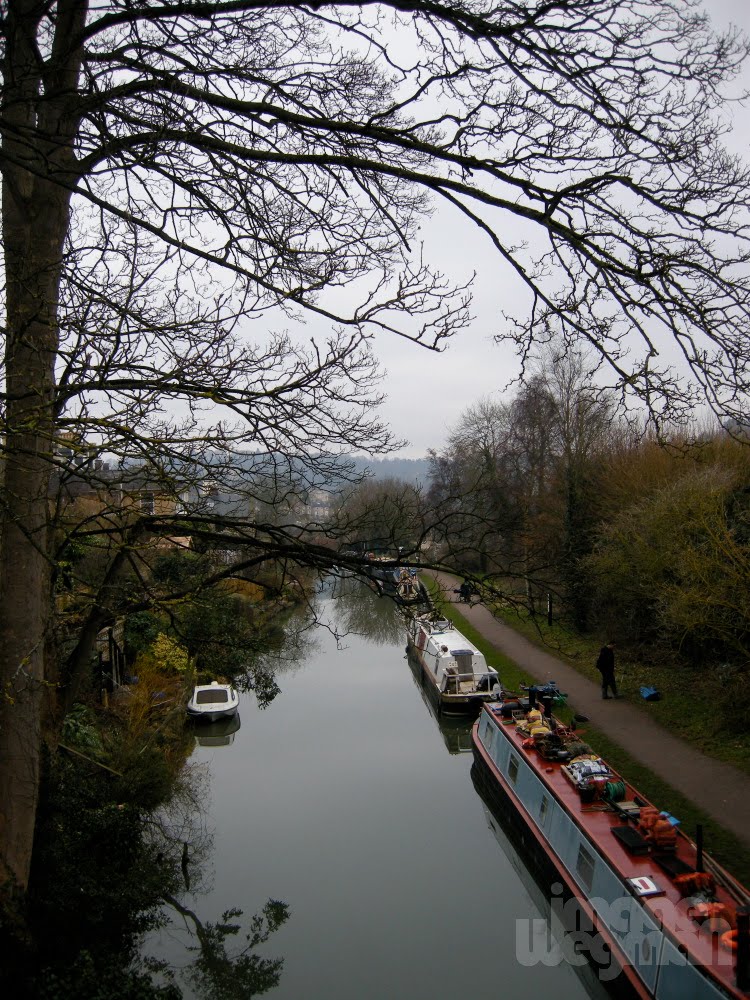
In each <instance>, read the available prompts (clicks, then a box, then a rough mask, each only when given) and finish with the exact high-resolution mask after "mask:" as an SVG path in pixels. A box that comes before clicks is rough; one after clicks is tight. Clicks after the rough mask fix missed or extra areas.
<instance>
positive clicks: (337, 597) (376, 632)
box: [330, 578, 406, 646]
mask: <svg viewBox="0 0 750 1000" xmlns="http://www.w3.org/2000/svg"><path fill="white" fill-rule="evenodd" d="M330 594H331V596H332V597H333V598H334V602H335V611H336V619H337V630H338V631H340V632H343V633H352V632H353V633H356V634H357V635H361V636H363V637H364V638H366V639H369V641H370V642H371V643H373V644H374V645H376V646H385V645H390V644H393V643H398V642H401V641H402V640H403V642H404V645H405V644H406V626H405V625H404V621H403V619H402V617H401V615H400V614H397V613H396V604H395V602H394V600H393V599H392V598H391V597H388V596H387V595H385V594H384V595H382V596H380V595H378V594H375V593H373V591H372V590H370V588H369V587H368V586H367V585H366V584H365V583H363V582H362V581H361V580H356V579H352V578H344V579H338V578H337V579H335V580H333V581H332V583H331V584H330Z"/></svg>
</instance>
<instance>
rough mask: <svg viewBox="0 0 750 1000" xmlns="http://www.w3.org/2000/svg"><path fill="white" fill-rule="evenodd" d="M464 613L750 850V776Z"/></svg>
mask: <svg viewBox="0 0 750 1000" xmlns="http://www.w3.org/2000/svg"><path fill="white" fill-rule="evenodd" d="M435 577H436V579H437V581H438V583H439V584H440V585H441V586H442V588H443V590H444V592H445V593H444V596H445V598H446V599H448V600H451V601H453V600H457V598H455V595H454V594H453V588H454V587H457V586H458V584H459V582H460V581H459V580H458V579H456V578H455V577H452V576H449V575H448V574H447V573H436V574H435ZM459 610H460V613H461V615H463V617H464V618H465V619H466V620H467V621H469V622H471V624H472V625H473V626H474V628H475V629H476V630H477V631H478V632H480V633H481V634H482V635H483V636H484V638H485V639H487V641H488V642H490V643H492V645H493V646H495V647H496V649H498V650H500V652H502V653H504V654H505V655H506V656H507V657H509V658H510V659H511V660H513V662H514V663H517V664H518V665H519V666H521V667H523V669H524V670H526V671H528V673H529V674H530V675H531V676H532V677H533V678H534V680H535V681H539V682H542V683H544V682H545V681H549V680H554V681H556V682H557V685H558V687H559V688H560V690H561V691H565V692H566V693H567V695H568V702H569V703H570V704H571V705H572V706H574V708H575V710H576V712H579V713H581V714H583V715H587V716H588V717H589V718H590V719H591V722H592V723H593V724H594V725H595V726H597V727H598V728H599V729H602V730H603V731H605V732H606V733H607V735H608V736H609V737H610V738H611V739H612V741H613V742H615V743H617V744H618V745H619V746H621V747H622V748H623V749H624V750H626V751H627V752H628V753H629V754H630V755H631V757H634V758H635V759H636V760H639V761H640V762H641V763H642V764H645V765H646V766H647V767H649V768H650V769H651V770H652V771H653V772H654V774H658V775H659V777H660V778H662V779H663V780H664V781H666V782H667V783H668V784H670V785H671V786H672V787H673V788H676V789H677V790H678V791H680V792H682V794H683V795H685V796H686V797H687V798H688V799H690V801H691V802H694V803H695V805H696V806H698V807H699V808H700V809H701V810H702V811H703V812H705V813H707V814H708V815H709V816H711V817H712V818H713V819H715V820H716V822H717V823H718V824H719V825H721V826H723V827H724V828H725V829H726V830H731V832H732V833H734V834H735V835H736V836H737V837H738V838H739V839H741V840H742V841H743V842H744V843H745V844H746V845H747V846H748V848H750V776H748V775H747V774H745V773H744V772H743V771H740V770H739V769H738V768H736V767H733V766H732V765H731V764H723V763H722V762H721V761H717V760H714V759H713V758H711V757H706V756H705V755H704V754H702V753H700V752H699V751H698V750H695V749H694V748H693V747H692V746H690V745H689V744H688V743H685V742H684V741H683V740H681V739H679V738H677V737H676V736H673V735H672V734H671V733H669V732H667V730H666V729H664V728H663V727H662V726H660V725H658V723H656V722H654V721H653V720H652V719H650V718H649V716H648V714H647V713H646V712H645V711H643V710H640V709H638V708H635V707H634V706H633V705H629V704H628V703H627V702H626V701H623V700H620V699H618V700H615V699H610V700H609V701H603V700H602V695H601V688H600V686H599V685H598V684H596V683H595V682H594V681H591V680H589V679H588V678H586V677H584V676H582V675H581V674H579V673H578V672H577V671H576V670H574V669H573V668H572V667H569V666H568V665H567V664H566V663H563V662H562V660H558V659H557V658H556V657H555V656H552V655H551V654H550V653H547V652H546V651H545V650H543V649H540V648H539V647H538V646H535V645H534V644H533V643H532V642H529V640H528V639H526V638H524V637H523V636H522V635H519V634H518V633H517V632H514V631H513V629H511V628H509V627H508V626H507V625H505V624H504V623H503V622H501V621H498V620H497V619H496V618H493V616H492V614H491V613H490V612H489V611H488V610H487V608H485V607H484V606H483V605H482V604H473V605H469V604H461V606H460V609H459Z"/></svg>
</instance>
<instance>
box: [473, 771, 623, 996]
mask: <svg viewBox="0 0 750 1000" xmlns="http://www.w3.org/2000/svg"><path fill="white" fill-rule="evenodd" d="M471 780H472V782H473V784H474V788H475V790H476V792H477V795H478V796H479V798H480V799H481V801H482V808H483V810H484V815H485V819H486V820H487V826H488V827H489V829H490V830H491V831H492V835H493V836H494V838H495V840H496V841H497V843H498V845H499V846H500V848H501V850H502V852H503V854H504V855H505V857H506V858H507V860H508V863H509V864H510V866H511V868H513V870H514V871H515V872H516V874H517V875H518V878H519V880H520V882H521V884H522V885H523V887H524V889H525V890H526V892H527V893H528V896H529V898H530V900H531V902H532V904H533V906H534V907H535V908H536V909H537V910H538V911H539V913H540V915H541V917H543V918H544V920H545V922H546V923H545V925H542V926H540V923H539V922H538V921H536V920H534V918H533V916H532V918H531V919H529V918H528V917H526V919H525V920H524V916H523V915H521V914H516V942H517V947H518V945H519V944H520V945H521V947H523V948H524V951H525V952H526V953H527V955H528V959H534V958H535V959H536V960H537V961H539V960H541V961H543V962H544V964H545V965H548V966H552V967H557V966H558V965H560V964H562V963H563V962H566V963H567V964H569V965H573V966H575V968H576V972H577V974H578V976H579V978H580V979H581V981H582V983H583V985H584V987H585V989H586V995H587V996H588V997H589V998H590V1000H606V998H607V997H609V996H610V994H609V992H608V991H607V990H606V989H605V987H604V986H603V985H602V983H600V982H599V980H598V979H597V976H596V972H595V970H594V968H593V967H592V966H591V964H590V963H589V961H588V959H586V958H585V957H584V956H578V955H576V953H575V952H574V951H572V950H571V948H570V947H569V946H566V933H567V931H566V928H565V926H564V924H563V919H564V918H565V916H566V914H565V913H561V908H560V906H558V905H557V899H555V902H554V905H551V902H550V897H549V892H550V886H549V882H543V881H538V880H537V878H535V877H534V875H535V874H536V873H535V872H534V871H532V869H530V868H529V867H528V865H526V864H525V863H524V860H523V859H524V857H525V856H526V851H525V844H524V841H523V839H522V838H521V837H519V836H517V833H518V828H517V827H514V826H513V825H512V823H511V822H510V821H509V812H508V809H507V808H503V806H502V804H501V803H500V802H499V800H498V799H497V797H493V796H492V786H491V784H490V783H488V782H487V781H486V780H483V779H482V771H481V769H480V768H479V767H478V765H477V764H476V763H475V764H474V765H473V766H472V768H471ZM540 932H541V933H540ZM535 949H536V950H537V952H538V953H537V954H536V955H535ZM518 957H519V958H521V956H520V955H519V956H518ZM524 957H525V956H524ZM528 959H527V960H528Z"/></svg>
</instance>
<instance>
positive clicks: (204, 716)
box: [187, 681, 240, 722]
mask: <svg viewBox="0 0 750 1000" xmlns="http://www.w3.org/2000/svg"><path fill="white" fill-rule="evenodd" d="M239 703H240V699H239V695H238V694H237V692H236V691H235V689H234V688H233V687H232V685H231V684H220V683H219V682H218V681H211V683H210V684H196V686H195V687H194V688H193V693H192V695H191V696H190V700H189V701H188V703H187V713H188V715H189V716H190V717H191V719H199V720H201V721H203V722H215V721H216V720H217V719H226V718H229V717H230V716H232V715H234V714H235V713H236V711H237V708H238V706H239Z"/></svg>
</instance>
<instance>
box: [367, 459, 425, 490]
mask: <svg viewBox="0 0 750 1000" xmlns="http://www.w3.org/2000/svg"><path fill="white" fill-rule="evenodd" d="M351 462H352V463H353V464H354V467H355V469H356V470H357V471H358V472H364V470H365V469H369V470H370V472H371V473H372V475H373V476H374V477H375V479H389V478H392V479H403V480H404V482H407V483H422V484H426V483H427V474H428V470H429V467H430V466H429V462H428V461H427V459H426V458H367V457H365V456H363V455H352V456H351Z"/></svg>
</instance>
